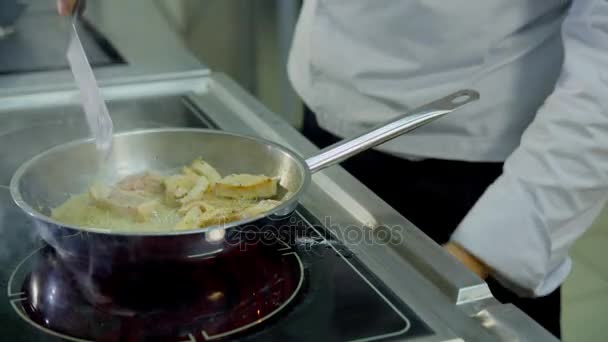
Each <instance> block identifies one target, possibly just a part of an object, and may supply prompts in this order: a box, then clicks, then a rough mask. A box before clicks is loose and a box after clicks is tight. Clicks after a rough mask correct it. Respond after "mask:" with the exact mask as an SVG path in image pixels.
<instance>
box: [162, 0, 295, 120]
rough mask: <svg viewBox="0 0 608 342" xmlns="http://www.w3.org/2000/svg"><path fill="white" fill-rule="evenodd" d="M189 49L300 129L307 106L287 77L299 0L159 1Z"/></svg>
mask: <svg viewBox="0 0 608 342" xmlns="http://www.w3.org/2000/svg"><path fill="white" fill-rule="evenodd" d="M155 1H156V3H157V5H158V6H159V8H161V9H162V10H163V12H164V13H165V15H166V17H167V19H168V20H169V21H170V22H171V23H172V24H173V26H174V27H175V30H176V31H177V32H179V33H180V34H181V36H182V38H183V39H184V41H185V43H186V45H187V46H188V47H189V48H190V49H191V50H192V51H193V52H194V53H195V54H196V55H197V56H198V57H199V58H200V59H201V60H202V61H203V62H205V63H206V64H207V65H208V66H209V67H210V68H211V69H213V70H216V71H221V72H224V73H227V74H228V75H230V76H231V77H232V78H233V79H235V80H236V81H238V82H239V83H240V84H241V85H242V86H243V87H245V88H246V89H247V90H249V91H250V92H251V93H253V94H254V95H255V96H256V97H258V98H259V99H260V100H261V101H262V102H263V103H264V104H265V105H266V106H268V107H269V108H270V109H271V110H273V111H274V112H276V113H278V114H279V115H281V116H282V117H284V118H285V119H286V120H288V121H289V122H290V123H292V124H293V125H295V126H298V125H299V124H300V120H301V111H302V104H301V102H300V101H299V99H298V97H297V95H296V94H295V93H294V92H293V90H292V88H291V86H290V84H289V82H288V80H287V75H286V61H287V53H288V50H289V46H290V44H291V36H292V32H293V27H294V25H295V22H296V19H297V15H298V11H299V4H300V1H299V0H181V1H175V0H155Z"/></svg>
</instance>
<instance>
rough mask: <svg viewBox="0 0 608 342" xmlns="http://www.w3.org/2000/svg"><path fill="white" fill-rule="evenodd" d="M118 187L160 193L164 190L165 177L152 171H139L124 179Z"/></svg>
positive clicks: (126, 189)
mask: <svg viewBox="0 0 608 342" xmlns="http://www.w3.org/2000/svg"><path fill="white" fill-rule="evenodd" d="M116 187H117V188H119V189H121V190H125V191H138V192H143V193H147V194H160V193H162V192H163V177H162V176H160V175H157V174H154V173H151V172H144V173H139V174H136V175H131V176H128V177H126V178H124V179H122V180H121V181H120V182H118V183H117V184H116Z"/></svg>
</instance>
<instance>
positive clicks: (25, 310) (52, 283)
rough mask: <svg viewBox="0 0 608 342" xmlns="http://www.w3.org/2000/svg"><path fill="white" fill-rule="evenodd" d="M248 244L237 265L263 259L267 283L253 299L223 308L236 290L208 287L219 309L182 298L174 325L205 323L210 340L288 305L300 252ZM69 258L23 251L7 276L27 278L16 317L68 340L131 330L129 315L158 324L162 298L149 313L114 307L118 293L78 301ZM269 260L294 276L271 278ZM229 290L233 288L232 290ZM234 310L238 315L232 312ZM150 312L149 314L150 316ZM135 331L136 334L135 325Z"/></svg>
mask: <svg viewBox="0 0 608 342" xmlns="http://www.w3.org/2000/svg"><path fill="white" fill-rule="evenodd" d="M250 248H253V249H251V253H253V254H251V253H250V252H244V253H249V254H247V255H243V256H242V257H243V258H245V259H242V260H241V261H240V262H239V263H237V264H238V265H243V269H242V271H243V272H248V273H250V275H251V274H253V273H251V272H257V271H256V268H255V267H254V266H255V265H257V264H256V262H258V261H259V262H262V264H263V268H262V269H259V270H258V271H262V270H263V271H264V272H263V273H261V274H260V278H259V279H260V280H261V281H263V282H264V284H266V285H264V286H262V287H260V288H257V287H255V286H257V285H253V286H254V287H252V288H251V291H253V297H252V298H249V299H246V300H245V302H242V304H239V303H241V302H238V298H236V300H237V303H236V304H237V305H236V306H234V303H233V304H231V306H230V307H227V306H226V305H227V303H230V302H232V301H234V300H235V297H234V295H235V294H234V293H232V294H230V298H226V296H227V294H226V293H225V291H219V290H215V291H211V292H210V293H209V294H208V295H206V298H207V300H208V301H209V302H210V303H211V302H215V303H217V305H216V306H217V308H218V309H220V311H218V312H217V313H215V314H212V315H209V313H208V312H206V311H208V310H207V309H204V310H203V311H201V312H200V313H195V312H196V310H195V311H194V312H192V313H190V311H189V310H190V309H186V311H185V312H181V311H180V309H179V308H180V307H181V306H183V305H184V304H185V303H182V304H180V305H179V306H176V307H175V308H176V309H175V310H177V311H175V312H172V311H171V312H167V314H169V316H167V317H172V316H173V315H175V317H177V318H176V320H177V321H176V322H174V324H178V326H177V327H180V326H179V325H180V324H183V327H189V329H192V326H193V325H194V326H196V325H198V326H199V327H207V328H203V329H202V330H200V334H201V335H202V336H203V337H204V338H205V340H214V339H218V338H221V337H227V336H230V335H234V334H236V333H239V332H243V331H245V330H248V329H251V328H253V327H255V326H259V325H261V324H264V323H266V322H267V321H268V320H270V319H271V318H273V317H274V316H275V315H277V314H278V313H279V312H281V311H282V310H284V309H285V308H286V307H288V306H289V305H291V304H292V302H293V300H294V299H295V298H296V296H297V295H298V294H299V292H300V289H301V288H302V284H303V282H304V279H305V278H304V265H303V263H302V260H301V259H300V256H299V255H298V254H297V253H295V252H293V251H292V252H288V253H280V252H276V253H275V252H272V248H271V249H270V250H268V249H266V248H267V247H264V249H260V248H261V247H255V246H251V247H250ZM263 251H266V252H263ZM267 252H272V253H270V254H268V253H267ZM279 253H280V254H279ZM266 254H268V255H266ZM264 255H265V256H264ZM226 257H228V258H230V257H239V258H240V257H241V256H240V255H232V256H230V255H228V256H226ZM252 257H253V259H255V260H257V261H256V262H254V261H252V260H253V259H252ZM259 258H265V260H261V259H259ZM234 261H237V260H233V261H230V259H226V260H225V262H228V263H227V264H226V265H231V263H233V262H234ZM249 261H251V262H249ZM26 263H27V264H28V267H26V268H23V267H24V265H25V264H26ZM70 263H71V262H68V261H67V260H65V261H61V260H59V259H57V258H56V254H55V253H54V252H53V251H52V249H50V248H49V247H45V248H41V249H38V250H36V251H34V252H33V253H31V254H30V255H29V256H27V257H26V258H25V259H24V260H22V261H21V262H20V263H19V266H18V267H17V268H16V269H15V270H14V271H13V273H12V274H11V279H14V278H15V274H17V273H19V274H20V278H22V279H25V283H24V284H23V285H22V287H24V288H25V291H24V292H23V293H22V294H21V295H19V297H18V298H13V299H11V301H10V302H11V306H12V307H13V309H14V310H15V311H16V313H17V314H18V315H19V317H21V318H22V319H23V320H24V321H25V322H27V323H28V324H30V325H31V326H33V327H35V328H37V329H39V330H41V331H43V332H45V333H48V334H50V335H52V336H56V337H61V338H64V339H67V340H70V341H93V340H97V339H98V338H101V337H103V338H111V336H110V335H112V334H113V333H115V332H117V333H119V334H122V333H130V331H129V327H130V326H131V325H130V324H129V322H130V321H131V320H135V321H138V320H141V322H140V324H143V325H144V326H146V325H147V324H157V319H155V318H154V317H156V316H158V315H159V312H158V311H159V310H160V311H161V312H162V311H163V310H166V309H163V308H164V307H165V306H166V304H167V303H164V302H163V300H159V303H158V304H156V303H147V304H145V305H144V306H145V307H146V308H147V307H148V306H149V305H150V304H152V305H153V306H152V307H150V308H153V310H152V311H149V312H148V311H146V310H147V309H144V308H141V309H137V310H144V311H141V312H140V311H133V312H131V310H127V311H124V310H123V309H120V304H118V306H116V304H114V302H116V301H119V300H120V298H108V299H109V300H110V302H107V303H106V302H104V303H88V302H83V301H82V300H83V297H81V295H80V294H79V293H80V291H82V289H81V286H85V285H84V284H81V280H77V279H79V278H78V276H77V275H76V274H78V272H80V271H78V270H77V269H72V267H73V266H67V265H70ZM272 263H278V264H276V265H275V266H277V265H282V266H277V267H279V268H277V269H276V271H281V272H285V271H288V273H289V275H285V276H286V277H292V276H293V279H291V280H288V279H284V280H282V281H281V280H277V279H274V278H273V277H271V274H266V273H267V272H271V270H272V269H274V266H272V267H271V264H272ZM197 265H198V264H197ZM206 265H207V267H212V269H215V266H210V265H212V264H208V263H207V264H206ZM174 266H175V267H189V266H187V265H186V264H181V265H180V264H174ZM199 266H202V267H205V266H204V265H199ZM218 266H220V268H222V267H221V265H218ZM233 266H234V265H233ZM258 266H259V265H258ZM30 267H34V268H33V269H30ZM66 267H67V268H66ZM195 268H196V269H198V270H199V271H200V270H201V268H200V267H197V266H195ZM133 271H136V269H133ZM66 272H67V273H66ZM73 272H76V273H73ZM227 272H229V273H230V274H233V275H234V274H235V273H234V272H236V270H235V269H233V268H230V270H228V271H227ZM241 273H242V272H241ZM280 274H283V273H280ZM218 276H219V275H218ZM72 277H75V278H72ZM228 277H229V278H230V277H231V276H228ZM120 279H123V277H120ZM144 279H146V278H144ZM268 279H274V280H273V281H272V284H271V283H266V281H267V280H268ZM140 280H141V279H140ZM191 280H192V281H194V278H192V279H191ZM212 280H214V278H213V277H212V274H209V275H206V276H205V277H204V281H206V282H210V281H212ZM249 280H250V282H244V281H239V282H238V284H240V285H239V286H243V287H245V292H244V293H242V294H241V295H245V294H247V293H250V292H248V291H249V290H247V289H248V288H249V286H251V285H250V283H251V281H254V278H253V277H249ZM292 280H296V282H295V283H294V282H292ZM74 281H76V283H78V284H79V285H78V286H77V287H74V286H75V284H76V283H74ZM141 281H143V280H141ZM171 281H175V282H180V281H179V279H173V278H172V279H171ZM196 281H199V280H196ZM182 283H183V282H182ZM258 283H259V282H258ZM127 284H128V282H127V283H125V284H123V285H119V286H127ZM148 284H150V283H148ZM197 284H198V283H197ZM234 285H236V284H231V286H234ZM258 285H259V284H258ZM10 286H11V287H14V286H15V284H10ZM87 286H88V285H87ZM100 286H105V285H101V284H100ZM150 286H152V285H150ZM230 288H231V287H230V286H226V290H227V291H231V290H230ZM282 289H285V290H286V291H288V292H286V293H284V294H282V295H286V297H285V298H284V299H282V298H281V296H279V297H277V292H276V291H279V290H282ZM141 290H142V291H145V289H144V288H141ZM267 290H269V291H270V292H269V293H266V292H265V291H267ZM201 291H203V293H205V291H204V290H201ZM232 291H234V289H233V290H232ZM9 293H10V287H9ZM256 294H257V295H256ZM132 295H133V296H137V294H136V293H132ZM165 295H169V296H177V297H180V296H181V294H178V293H174V294H171V293H166V294H165ZM162 296H164V295H162ZM162 296H160V297H162ZM197 296H198V294H197ZM13 297H14V296H13ZM160 297H159V298H160ZM180 298H181V297H180ZM123 300H124V299H123ZM192 303H193V304H194V303H198V302H197V301H196V300H194V301H193V302H192ZM83 305H84V308H83ZM108 305H110V306H108ZM123 305H124V304H123ZM172 305H173V304H172ZM242 305H246V306H245V307H244V308H242ZM247 306H253V307H252V308H250V309H247ZM114 307H115V308H114ZM170 307H173V306H170ZM187 307H190V305H188V306H187ZM113 308H114V309H113ZM167 308H168V307H167ZM227 308H228V309H229V308H232V309H234V310H236V311H235V312H232V310H230V309H229V310H228V311H226V309H227ZM263 308H266V311H265V310H263ZM169 310H170V309H169ZM252 310H253V312H252V313H253V315H250V314H249V313H248V312H250V311H252ZM182 311H183V309H182ZM93 313H95V314H94V316H91V314H93ZM233 313H234V314H236V315H234V314H233ZM184 314H186V315H185V316H184ZM66 315H68V317H66ZM70 315H77V316H78V318H75V317H72V318H70V317H69V316H70ZM107 315H110V316H107ZM123 315H126V316H123ZM247 315H249V316H250V318H249V321H248V318H247ZM148 316H150V317H148ZM93 317H96V319H94V320H93V321H89V320H90V319H92V318H93ZM161 317H162V315H161V316H158V317H157V318H159V320H158V322H162V323H163V324H162V325H166V324H172V323H170V322H167V321H165V320H163V319H160V318H161ZM180 317H181V318H180ZM186 317H189V318H190V319H186ZM222 317H223V318H224V319H227V321H226V322H224V323H223V324H221V325H219V326H218V325H216V324H215V323H214V322H216V321H217V319H219V318H222ZM147 319H151V321H150V322H147V321H146V320H147ZM191 319H195V321H192V322H190V320H191ZM123 320H124V322H123ZM181 320H184V322H182V321H181ZM231 320H236V321H231ZM81 322H82V324H81ZM118 322H122V323H119V324H118V326H117V328H118V330H116V331H115V330H114V329H113V328H112V327H113V326H114V325H116V324H117V323H118ZM146 322H147V323H146ZM231 322H232V323H231ZM235 322H245V324H240V323H239V324H238V326H237V327H236V328H231V329H230V330H222V329H224V328H228V327H231V326H232V325H233V324H234V323H235ZM97 324H101V325H100V326H99V327H103V329H102V331H99V330H98V329H97V328H94V327H95V325H97ZM138 326H139V325H138V324H137V323H135V325H134V327H135V328H137V327H138ZM91 328H92V329H91ZM83 329H84V330H83ZM89 329H91V330H89ZM194 329H195V328H194ZM70 331H73V333H69V332H70ZM104 331H105V332H104ZM159 331H161V332H162V331H163V330H162V329H161V330H159ZM176 331H183V329H177V330H176ZM134 332H136V333H137V329H136V330H135V331H134ZM99 333H101V334H102V335H100V336H97V335H95V334H99ZM144 333H145V332H144ZM150 333H152V334H153V332H150ZM107 334H110V335H107ZM198 334H199V332H198V331H192V332H191V333H189V334H187V335H186V336H187V339H185V340H188V341H189V340H196V338H195V336H201V335H198ZM83 335H84V336H88V337H86V338H84V337H83ZM89 335H90V337H89ZM121 336H122V335H121ZM146 336H147V335H146ZM142 337H143V336H142ZM149 337H154V335H151V336H149ZM157 337H158V336H157ZM160 337H162V336H160ZM165 337H167V336H165Z"/></svg>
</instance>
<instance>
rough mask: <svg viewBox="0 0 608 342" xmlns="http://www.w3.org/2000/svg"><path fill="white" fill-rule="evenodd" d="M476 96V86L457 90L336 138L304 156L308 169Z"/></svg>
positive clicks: (387, 137) (334, 160)
mask: <svg viewBox="0 0 608 342" xmlns="http://www.w3.org/2000/svg"><path fill="white" fill-rule="evenodd" d="M477 100H479V93H478V92H476V91H475V90H469V89H466V90H460V91H457V92H455V93H453V94H451V95H448V96H446V97H444V98H442V99H440V100H437V101H434V102H431V103H429V104H426V105H424V106H422V107H419V108H418V109H414V110H413V111H411V112H409V113H407V114H404V115H402V116H400V117H398V118H397V119H395V120H393V121H390V122H388V123H386V124H383V125H380V126H378V127H376V128H374V129H372V130H371V131H369V132H367V133H364V134H362V135H360V136H358V137H354V138H351V139H345V140H342V141H339V142H337V143H335V144H333V145H331V146H328V147H327V148H325V149H323V150H321V151H319V153H317V154H316V155H314V156H312V157H310V158H308V159H306V164H307V165H308V168H309V169H310V172H312V173H315V172H317V171H320V170H323V169H325V168H327V167H330V166H333V165H335V164H338V163H340V162H342V161H344V160H346V159H348V158H350V157H352V156H354V155H356V154H358V153H360V152H363V151H365V150H368V149H370V148H372V147H376V146H378V145H380V144H382V143H385V142H387V141H389V140H391V139H394V138H396V137H398V136H400V135H402V134H404V133H407V132H410V131H412V130H414V129H416V128H418V127H420V126H423V125H426V124H427V123H429V122H431V121H434V120H436V119H438V118H440V117H442V116H444V115H446V114H448V113H451V112H453V111H454V110H456V109H458V108H460V107H462V106H464V105H466V104H468V103H470V102H473V101H477Z"/></svg>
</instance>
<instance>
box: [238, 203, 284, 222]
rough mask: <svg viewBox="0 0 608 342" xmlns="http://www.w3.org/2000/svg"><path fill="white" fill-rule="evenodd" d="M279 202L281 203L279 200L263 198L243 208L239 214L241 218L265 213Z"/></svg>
mask: <svg viewBox="0 0 608 342" xmlns="http://www.w3.org/2000/svg"><path fill="white" fill-rule="evenodd" d="M279 204H281V202H279V201H275V200H263V201H260V202H258V203H256V204H254V205H252V206H250V207H248V208H246V209H244V210H243V211H242V212H241V216H242V217H243V218H246V217H254V216H258V215H261V214H266V213H267V212H269V211H271V210H272V209H274V208H276V207H278V206H279Z"/></svg>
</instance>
